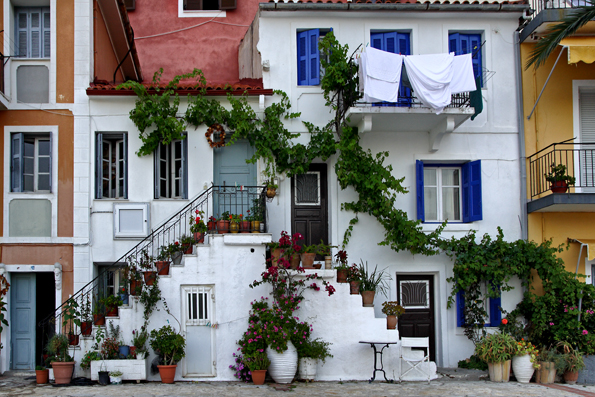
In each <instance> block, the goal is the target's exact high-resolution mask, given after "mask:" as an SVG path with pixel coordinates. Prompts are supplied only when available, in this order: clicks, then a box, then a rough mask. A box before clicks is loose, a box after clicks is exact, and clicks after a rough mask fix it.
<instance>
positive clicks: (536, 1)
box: [531, 0, 590, 16]
mask: <svg viewBox="0 0 595 397" xmlns="http://www.w3.org/2000/svg"><path fill="white" fill-rule="evenodd" d="M588 5H590V3H589V2H588V1H587V0H532V1H531V8H532V9H533V10H535V12H534V13H533V16H536V15H537V14H539V13H540V12H541V11H543V10H557V9H565V8H568V9H572V8H578V7H584V6H588Z"/></svg>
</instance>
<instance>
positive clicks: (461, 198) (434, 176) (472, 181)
mask: <svg viewBox="0 0 595 397" xmlns="http://www.w3.org/2000/svg"><path fill="white" fill-rule="evenodd" d="M416 185H417V186H416V190H417V219H419V220H421V221H422V222H443V221H445V220H448V221H451V222H461V221H462V222H473V221H479V220H481V219H482V203H481V162H480V160H477V161H472V162H468V163H464V164H462V165H454V164H447V165H444V164H424V162H423V161H420V160H417V161H416Z"/></svg>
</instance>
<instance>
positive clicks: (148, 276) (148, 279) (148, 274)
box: [143, 270, 157, 286]
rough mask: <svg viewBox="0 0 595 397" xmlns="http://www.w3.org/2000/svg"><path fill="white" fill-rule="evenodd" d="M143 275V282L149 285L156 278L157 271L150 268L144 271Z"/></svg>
mask: <svg viewBox="0 0 595 397" xmlns="http://www.w3.org/2000/svg"><path fill="white" fill-rule="evenodd" d="M143 277H144V278H145V284H147V285H149V286H150V285H153V283H154V282H155V280H156V279H157V272H154V271H152V270H150V271H148V272H144V273H143Z"/></svg>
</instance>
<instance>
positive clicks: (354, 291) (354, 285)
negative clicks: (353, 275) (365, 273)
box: [349, 281, 360, 295]
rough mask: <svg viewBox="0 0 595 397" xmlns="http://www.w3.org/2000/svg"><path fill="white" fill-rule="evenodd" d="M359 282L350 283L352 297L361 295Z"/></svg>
mask: <svg viewBox="0 0 595 397" xmlns="http://www.w3.org/2000/svg"><path fill="white" fill-rule="evenodd" d="M359 283H360V282H359V281H350V282H349V293H350V294H351V295H359Z"/></svg>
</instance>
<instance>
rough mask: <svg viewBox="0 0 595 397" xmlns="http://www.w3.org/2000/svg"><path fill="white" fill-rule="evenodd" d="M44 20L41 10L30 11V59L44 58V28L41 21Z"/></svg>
mask: <svg viewBox="0 0 595 397" xmlns="http://www.w3.org/2000/svg"><path fill="white" fill-rule="evenodd" d="M42 19H43V16H42V13H41V9H40V8H35V9H32V10H30V11H29V42H28V43H27V44H28V45H29V57H31V58H41V57H42V46H41V41H42V36H43V32H42V28H41V23H42V22H41V21H42Z"/></svg>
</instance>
